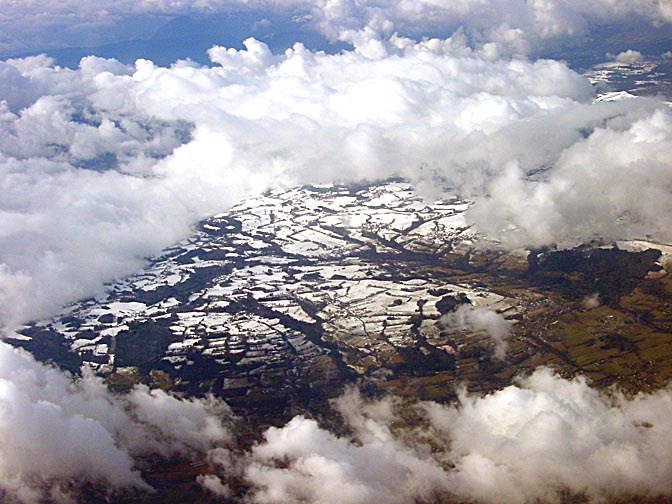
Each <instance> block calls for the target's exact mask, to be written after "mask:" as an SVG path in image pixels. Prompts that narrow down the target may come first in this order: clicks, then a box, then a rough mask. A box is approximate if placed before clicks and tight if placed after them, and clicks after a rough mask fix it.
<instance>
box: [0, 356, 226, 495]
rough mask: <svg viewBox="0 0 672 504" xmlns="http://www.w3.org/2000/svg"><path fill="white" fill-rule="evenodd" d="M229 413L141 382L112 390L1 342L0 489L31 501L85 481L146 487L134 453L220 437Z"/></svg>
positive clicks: (195, 448)
mask: <svg viewBox="0 0 672 504" xmlns="http://www.w3.org/2000/svg"><path fill="white" fill-rule="evenodd" d="M230 416H231V415H230V411H229V410H228V407H227V406H226V405H225V404H223V403H222V402H220V401H217V400H214V399H212V398H210V399H206V400H196V399H192V400H178V399H176V398H174V397H172V396H169V395H167V394H165V393H163V392H161V391H149V390H147V389H146V388H137V389H135V390H134V391H133V392H132V393H131V394H130V395H128V396H119V397H117V396H113V395H111V394H110V393H109V392H108V391H107V388H106V386H105V385H104V384H103V383H102V381H101V380H100V379H98V378H95V377H93V376H90V375H85V376H84V378H83V379H81V380H80V381H78V382H76V383H73V381H72V380H71V379H70V377H68V376H66V375H64V374H63V373H61V372H60V371H58V370H56V369H55V368H51V367H48V366H45V365H43V364H39V363H37V362H35V360H34V359H33V358H32V357H30V356H29V355H28V354H26V353H25V352H23V351H19V350H16V349H13V348H12V347H10V346H9V345H7V344H5V343H0V435H2V438H3V442H2V444H1V445H0V491H1V492H3V495H4V496H7V497H9V498H12V499H13V498H16V499H18V501H19V502H26V503H31V502H41V501H43V500H44V499H46V498H49V497H50V496H51V497H52V498H54V499H55V497H54V496H55V495H57V494H62V498H63V501H64V502H65V501H67V502H70V500H68V499H67V498H66V496H67V494H68V493H70V492H76V491H77V485H82V484H85V483H87V482H91V483H103V484H105V485H106V486H108V487H110V488H113V489H118V490H119V489H124V488H137V489H142V490H148V489H149V486H148V485H147V484H146V483H145V482H144V481H143V480H142V478H141V477H140V473H139V471H138V470H137V469H136V467H135V466H136V462H135V460H134V458H135V457H137V456H139V455H145V454H161V455H165V456H170V455H173V454H176V453H182V454H191V453H195V452H203V453H205V452H206V451H207V450H209V449H211V448H213V447H215V446H217V445H218V444H226V443H228V442H229V441H230V434H229V430H228V428H227V427H225V425H224V424H223V422H227V419H228V418H230ZM74 482H76V484H75V483H74ZM55 500H57V499H55Z"/></svg>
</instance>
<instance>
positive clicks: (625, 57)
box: [614, 49, 645, 64]
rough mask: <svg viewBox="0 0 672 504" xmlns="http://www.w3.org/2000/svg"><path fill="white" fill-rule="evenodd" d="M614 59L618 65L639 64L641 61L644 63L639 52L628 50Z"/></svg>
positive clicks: (642, 56)
mask: <svg viewBox="0 0 672 504" xmlns="http://www.w3.org/2000/svg"><path fill="white" fill-rule="evenodd" d="M614 59H615V60H616V61H617V62H618V63H629V64H632V63H641V62H642V61H644V59H645V58H644V55H643V54H642V53H641V52H639V51H633V50H632V49H628V50H627V51H623V52H621V53H618V54H617V55H616V57H615V58H614Z"/></svg>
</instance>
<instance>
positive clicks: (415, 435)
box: [245, 369, 672, 504]
mask: <svg viewBox="0 0 672 504" xmlns="http://www.w3.org/2000/svg"><path fill="white" fill-rule="evenodd" d="M671 394H672V393H671V392H670V390H669V389H666V390H661V391H659V392H657V393H654V394H650V395H647V394H640V395H638V396H635V397H634V398H631V399H627V398H625V397H624V396H622V395H620V394H618V393H616V394H614V395H612V396H606V395H603V394H601V393H599V392H598V391H596V390H594V389H592V388H591V387H590V386H589V385H588V384H587V383H586V382H585V380H583V379H581V378H577V379H574V380H565V379H563V378H561V377H559V376H557V375H556V374H554V373H553V372H552V371H550V370H549V369H539V370H537V371H535V373H534V374H532V375H531V376H530V377H529V378H527V379H524V380H521V381H520V383H519V384H517V385H512V386H509V387H507V388H505V389H503V390H500V391H498V392H495V393H493V394H490V395H487V396H485V397H479V396H471V395H469V394H467V393H466V392H463V393H462V394H461V396H460V403H459V405H457V406H445V405H439V404H435V403H427V404H421V405H418V406H417V407H418V408H419V411H420V412H421V413H420V415H421V416H422V417H423V419H424V422H425V423H424V424H423V426H421V427H418V426H414V427H412V428H403V427H399V425H403V424H404V423H403V420H401V417H400V416H399V415H398V412H399V404H398V403H396V402H395V401H393V400H390V399H387V400H383V401H380V402H377V403H368V404H367V403H365V402H363V401H362V399H361V397H360V396H359V394H358V393H357V392H356V391H350V392H349V393H347V394H346V395H345V396H343V397H341V398H340V399H339V400H338V401H336V404H335V407H336V409H337V410H338V411H339V412H340V413H341V414H342V415H343V417H344V419H345V421H346V423H347V425H348V426H349V427H350V429H351V430H352V431H353V436H352V437H338V436H336V435H334V434H332V433H330V432H328V431H325V430H323V429H321V428H320V427H319V426H318V424H317V423H316V422H315V421H313V420H309V419H306V418H303V417H296V418H294V419H293V420H292V421H291V422H289V423H288V424H287V425H285V426H284V427H282V428H271V429H269V430H268V431H267V432H266V433H265V435H264V438H265V440H264V442H263V443H261V444H260V445H259V446H257V447H256V448H255V449H254V450H253V452H252V454H251V462H250V464H249V465H248V466H247V469H246V473H245V474H246V477H247V478H248V480H249V481H250V482H251V483H252V484H253V488H252V500H253V501H254V502H258V503H269V502H287V503H295V502H308V503H315V504H318V503H319V504H322V503H327V502H337V503H338V504H359V503H365V502H367V503H378V502H380V503H387V502H394V503H409V502H415V501H417V500H421V501H428V500H429V501H431V500H432V498H433V497H441V496H443V497H447V496H456V497H458V498H460V499H469V500H472V499H473V500H475V501H477V502H486V503H489V502H503V503H521V502H539V501H542V502H560V501H561V499H562V498H563V496H565V497H566V496H567V494H569V495H580V496H585V497H587V498H588V499H590V501H594V502H599V501H602V500H603V499H607V500H609V499H614V498H625V497H627V496H628V495H633V494H638V495H645V496H657V495H659V494H666V493H669V492H670V491H671V490H672V484H671V483H670V481H671V480H670V475H671V473H672V459H671V457H670V453H672V451H671V449H672V446H671V442H670V433H671V432H670V431H671V430H672V424H671V423H670V421H669V418H670V414H671V413H672V395H671ZM393 425H396V427H393Z"/></svg>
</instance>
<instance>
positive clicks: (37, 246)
mask: <svg viewBox="0 0 672 504" xmlns="http://www.w3.org/2000/svg"><path fill="white" fill-rule="evenodd" d="M372 40H373V39H372ZM374 42H375V40H374ZM379 42H380V41H379ZM210 57H211V58H212V60H213V63H215V64H214V65H213V66H212V67H204V66H199V65H196V64H194V63H192V62H176V63H175V64H174V65H172V66H171V67H160V66H157V65H155V64H154V63H152V62H151V61H148V60H138V61H137V63H136V64H135V66H133V67H128V66H124V65H121V64H120V63H118V62H116V61H114V60H104V59H101V58H95V57H88V58H85V59H83V60H82V62H81V64H80V67H79V68H78V69H76V70H68V69H63V68H59V67H54V66H53V62H52V61H50V60H49V59H48V58H44V57H33V58H26V59H19V60H8V61H7V62H5V63H4V65H5V66H4V67H3V68H5V70H4V71H5V72H6V73H7V74H8V75H10V76H11V78H9V79H8V81H7V83H5V84H4V86H5V87H6V89H7V91H6V92H5V95H8V96H16V97H19V98H17V99H16V100H15V101H14V102H13V103H12V104H11V106H10V105H9V104H4V105H2V103H4V102H0V131H2V135H0V184H1V185H2V187H3V193H4V194H5V197H4V198H3V199H2V201H1V202H0V212H2V214H3V216H4V218H3V219H2V221H1V222H2V224H0V278H1V281H0V317H1V318H2V321H3V323H4V325H5V326H6V327H9V328H11V327H15V326H16V325H17V324H18V323H21V322H23V321H26V320H29V319H31V318H39V317H44V316H47V315H49V314H51V313H53V312H55V311H56V310H57V309H58V307H59V306H61V305H62V304H63V303H65V302H67V301H70V300H74V299H77V298H81V297H83V296H86V295H91V294H95V293H97V292H99V291H100V290H101V289H102V287H103V284H104V282H106V281H110V280H112V279H114V278H115V277H118V276H123V275H127V274H129V273H132V272H133V271H135V270H136V269H137V268H139V267H140V266H141V265H142V264H143V260H144V258H146V257H148V256H151V255H153V254H156V253H158V252H159V251H160V250H161V249H162V248H163V247H165V246H167V245H169V244H171V243H173V242H175V241H177V240H179V239H180V238H183V237H185V236H186V235H187V233H188V231H189V227H190V226H191V225H192V224H193V223H194V222H195V221H197V220H198V219H200V218H202V217H205V216H207V215H209V214H212V213H215V212H221V211H224V210H226V208H228V206H229V205H231V204H232V203H234V202H235V201H237V200H240V199H242V198H244V197H246V196H247V195H250V194H254V193H258V192H260V191H263V190H265V189H268V188H270V187H283V186H288V185H292V184H297V183H305V182H335V181H338V182H348V181H359V180H362V179H367V180H375V179H380V178H384V177H389V176H403V177H406V178H408V179H410V180H412V181H414V182H416V183H417V184H418V185H419V186H423V187H433V188H434V190H435V191H438V190H440V186H441V185H442V184H443V185H445V186H452V187H453V188H455V189H457V190H458V191H459V192H461V193H462V194H463V195H464V196H466V197H470V196H471V197H475V198H478V199H479V201H477V202H476V204H475V205H474V207H473V210H472V212H471V214H470V215H471V218H472V220H473V221H474V223H475V224H477V226H478V227H479V229H481V230H483V231H485V232H487V233H490V234H492V235H493V236H494V237H496V238H500V239H502V240H503V241H505V242H506V243H507V244H511V245H516V246H517V245H540V244H549V243H559V242H561V241H563V240H570V239H583V238H586V237H592V236H593V235H595V234H604V235H605V236H606V237H608V238H612V237H616V236H620V237H624V236H627V235H631V234H632V235H637V234H639V235H642V234H649V233H657V232H661V233H663V235H662V236H663V237H664V233H666V232H667V231H666V228H667V227H666V226H664V221H665V215H667V214H666V212H667V211H668V210H669V209H668V208H667V206H668V204H667V202H668V201H669V200H670V199H669V198H668V197H667V190H666V187H667V182H666V178H667V173H668V172H669V170H667V169H666V166H668V165H669V159H668V158H667V154H666V153H667V152H668V150H669V149H668V147H669V145H668V143H669V128H670V113H669V111H666V110H665V109H664V105H663V104H662V103H659V102H656V101H653V100H651V101H647V100H625V101H622V102H618V103H600V104H592V103H591V101H590V99H591V96H592V89H591V87H590V85H589V84H588V82H587V81H586V80H585V79H583V78H582V77H581V76H579V75H577V74H576V73H574V72H572V71H571V70H570V69H569V68H568V67H567V66H566V65H564V64H562V63H559V62H555V61H549V60H538V61H527V60H523V59H518V58H514V59H504V60H501V59H496V60H492V59H490V58H489V57H485V56H483V55H481V54H480V53H479V52H478V51H474V50H472V49H470V48H469V47H467V46H465V45H464V44H463V42H462V41H461V39H460V37H459V36H457V37H454V38H451V39H447V40H438V39H432V40H424V41H421V42H414V41H412V40H410V39H406V38H402V37H396V36H395V37H391V38H389V39H387V40H385V41H382V42H380V44H379V45H376V44H373V45H371V46H369V45H363V46H360V47H358V48H357V49H355V50H353V51H348V52H343V53H342V54H338V55H328V54H324V53H321V52H312V51H310V50H308V49H306V48H305V47H304V46H302V45H301V44H297V45H295V46H294V47H293V48H292V49H290V50H288V51H286V53H284V54H272V53H271V52H270V51H269V49H268V47H267V46H266V45H265V44H263V43H261V42H259V41H257V40H254V39H248V40H246V41H245V49H243V50H235V49H230V48H221V47H214V48H212V49H211V50H210ZM24 82H30V84H31V86H30V88H29V89H30V92H29V94H28V95H22V94H21V93H22V91H21V90H22V89H23V84H24ZM612 146H615V148H612ZM540 168H543V169H546V172H545V175H541V176H537V177H536V178H535V179H533V180H532V179H530V178H529V177H528V176H527V174H528V173H529V172H539V170H540ZM437 181H439V183H438V184H437ZM633 187H636V188H637V190H632V188H633ZM626 189H627V190H626ZM605 194H606V196H604V195H605ZM434 195H437V194H434ZM482 195H486V196H487V197H486V198H485V199H484V200H482V201H480V197H481V196H482ZM428 196H432V194H429V193H428Z"/></svg>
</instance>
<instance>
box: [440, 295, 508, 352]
mask: <svg viewBox="0 0 672 504" xmlns="http://www.w3.org/2000/svg"><path fill="white" fill-rule="evenodd" d="M440 322H441V324H442V325H444V326H446V329H452V330H454V331H473V332H485V333H486V334H487V335H488V337H490V338H491V339H492V341H493V343H494V345H495V349H494V357H495V359H500V360H502V359H504V357H505V356H506V349H507V347H508V343H507V341H506V340H507V339H508V337H509V336H510V334H511V323H510V322H508V321H507V320H506V319H505V318H504V317H503V316H502V315H500V314H499V313H497V312H496V311H494V310H490V309H488V308H485V307H474V306H471V305H462V306H460V307H459V308H457V310H455V311H454V312H451V313H447V314H446V315H444V316H443V317H441V320H440Z"/></svg>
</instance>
